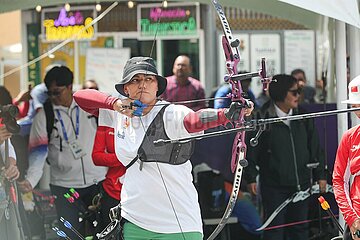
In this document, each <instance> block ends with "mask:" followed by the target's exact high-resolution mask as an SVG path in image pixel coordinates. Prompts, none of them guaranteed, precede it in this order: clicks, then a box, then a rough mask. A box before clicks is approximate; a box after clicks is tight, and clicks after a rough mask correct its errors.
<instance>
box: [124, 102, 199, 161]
mask: <svg viewBox="0 0 360 240" xmlns="http://www.w3.org/2000/svg"><path fill="white" fill-rule="evenodd" d="M166 107H167V106H165V107H163V108H162V109H161V110H160V111H159V112H158V114H157V115H156V117H155V118H154V120H153V121H152V122H151V124H150V126H149V128H148V129H147V131H146V133H145V136H144V139H143V141H142V143H141V145H140V147H139V150H138V153H137V156H136V157H135V158H134V159H133V160H132V161H131V162H130V163H129V164H128V165H127V166H126V168H129V167H130V166H131V165H133V164H134V163H135V162H136V161H137V160H138V159H140V161H141V162H160V163H168V164H172V165H179V164H183V163H184V162H186V161H187V160H189V159H190V157H191V155H192V154H193V151H194V143H193V142H187V143H177V144H171V143H169V144H164V145H162V146H155V145H154V141H155V140H159V139H166V140H168V139H169V137H168V136H167V134H166V131H165V127H164V121H163V116H164V112H165V109H166Z"/></svg>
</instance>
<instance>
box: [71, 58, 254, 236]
mask: <svg viewBox="0 0 360 240" xmlns="http://www.w3.org/2000/svg"><path fill="white" fill-rule="evenodd" d="M166 85H167V82H166V79H165V78H164V77H162V76H160V75H158V73H157V70H156V67H155V63H154V60H153V59H152V58H149V57H134V58H131V59H130V60H128V61H127V63H126V65H125V68H124V74H123V79H122V80H121V81H120V82H119V83H118V84H116V85H115V88H116V90H117V91H118V92H119V93H120V94H122V95H123V96H126V97H127V98H124V99H119V98H115V97H110V96H107V95H105V94H102V93H100V92H98V91H94V90H80V91H77V92H76V93H75V94H74V98H75V101H76V102H77V103H78V104H79V106H80V107H81V108H83V109H84V110H85V111H88V112H90V113H92V114H95V115H98V116H99V125H103V126H108V127H112V128H114V139H115V153H116V155H117V157H118V159H119V160H120V161H121V163H122V164H123V165H124V166H126V168H127V170H126V173H125V178H124V182H123V187H122V191H121V216H122V217H123V219H124V220H125V223H124V227H123V234H124V239H132V240H137V239H139V240H140V239H141V240H143V239H188V240H189V239H190V240H200V239H202V238H203V236H202V235H203V234H202V220H201V216H200V208H199V204H198V197H197V192H196V190H195V187H194V185H193V183H192V174H191V170H192V166H191V163H190V161H189V159H190V156H191V154H192V149H193V143H192V142H187V143H184V144H165V145H162V146H156V145H154V143H153V142H154V141H155V140H158V139H177V138H181V137H189V136H191V135H199V134H202V132H203V130H205V129H208V128H212V127H215V126H219V125H224V124H226V123H228V122H230V121H232V120H234V119H235V118H236V119H237V118H238V117H239V114H240V112H241V111H242V110H244V111H245V114H246V115H250V114H251V111H252V110H253V104H252V103H251V102H249V103H247V104H246V106H243V105H242V104H240V103H238V102H234V103H232V104H231V106H230V107H229V108H228V109H216V110H215V109H203V110H200V111H197V112H193V111H192V110H191V109H189V108H187V107H185V106H181V105H173V104H169V103H167V102H165V101H160V100H158V98H157V97H158V96H160V95H161V94H162V93H163V92H164V90H165V89H166ZM244 107H245V109H243V108H244Z"/></svg>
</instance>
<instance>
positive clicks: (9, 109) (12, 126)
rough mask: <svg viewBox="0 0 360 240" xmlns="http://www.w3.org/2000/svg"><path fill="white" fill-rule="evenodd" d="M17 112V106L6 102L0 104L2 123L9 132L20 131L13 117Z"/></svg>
mask: <svg viewBox="0 0 360 240" xmlns="http://www.w3.org/2000/svg"><path fill="white" fill-rule="evenodd" d="M18 114H19V109H18V108H17V106H15V105H12V104H8V105H4V106H0V118H2V121H1V122H2V123H3V124H4V125H5V126H6V129H7V130H8V131H9V132H10V133H14V134H15V133H18V132H19V131H20V126H19V125H18V124H17V123H16V119H15V117H16V116H17V115H18Z"/></svg>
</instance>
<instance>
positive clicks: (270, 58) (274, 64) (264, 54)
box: [250, 33, 282, 96]
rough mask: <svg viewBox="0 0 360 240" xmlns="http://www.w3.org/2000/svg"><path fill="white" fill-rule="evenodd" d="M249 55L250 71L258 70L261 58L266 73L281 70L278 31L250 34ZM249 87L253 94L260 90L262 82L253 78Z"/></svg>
mask: <svg viewBox="0 0 360 240" xmlns="http://www.w3.org/2000/svg"><path fill="white" fill-rule="evenodd" d="M250 42H251V46H250V57H251V71H254V72H255V71H259V69H260V68H261V58H265V59H266V70H267V73H268V75H274V74H278V73H281V72H282V69H281V37H280V34H278V33H262V34H252V35H251V36H250ZM254 80H256V81H253V82H252V84H251V89H252V91H253V92H254V94H255V96H258V95H259V94H260V93H261V91H262V84H261V82H260V81H258V79H256V78H254Z"/></svg>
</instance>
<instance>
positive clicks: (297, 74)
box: [291, 68, 316, 104]
mask: <svg viewBox="0 0 360 240" xmlns="http://www.w3.org/2000/svg"><path fill="white" fill-rule="evenodd" d="M291 76H293V77H294V78H296V80H297V81H298V85H299V87H300V88H301V89H302V92H301V94H300V104H303V103H315V102H316V101H315V96H316V89H315V88H314V87H312V86H309V85H308V82H307V79H306V75H305V71H304V70H302V69H300V68H297V69H294V70H293V71H292V72H291Z"/></svg>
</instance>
